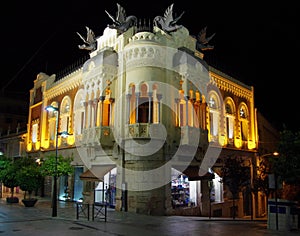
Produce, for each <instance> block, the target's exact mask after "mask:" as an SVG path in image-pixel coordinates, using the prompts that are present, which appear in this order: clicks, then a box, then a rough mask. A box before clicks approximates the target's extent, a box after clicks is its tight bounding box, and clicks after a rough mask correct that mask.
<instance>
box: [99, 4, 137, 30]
mask: <svg viewBox="0 0 300 236" xmlns="http://www.w3.org/2000/svg"><path fill="white" fill-rule="evenodd" d="M117 6H118V12H117V14H116V17H115V18H114V17H113V16H112V15H111V14H109V13H108V12H107V11H106V10H105V12H106V14H107V15H108V16H109V17H110V18H111V19H112V20H113V24H112V25H108V27H109V28H111V29H116V30H117V31H118V32H120V33H124V32H126V31H127V30H128V29H129V28H130V27H132V26H135V25H137V18H136V17H135V16H132V15H131V16H128V17H126V12H125V9H124V8H123V7H122V6H121V5H120V4H118V3H117Z"/></svg>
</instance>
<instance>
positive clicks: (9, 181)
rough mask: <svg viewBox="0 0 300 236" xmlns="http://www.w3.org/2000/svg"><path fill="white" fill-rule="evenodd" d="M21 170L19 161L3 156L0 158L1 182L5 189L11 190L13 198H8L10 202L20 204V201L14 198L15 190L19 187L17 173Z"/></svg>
mask: <svg viewBox="0 0 300 236" xmlns="http://www.w3.org/2000/svg"><path fill="white" fill-rule="evenodd" d="M19 170H20V166H19V163H18V162H17V159H16V160H14V159H13V158H8V157H6V156H1V158H0V181H1V182H2V183H3V185H4V186H5V187H8V188H10V189H11V196H10V198H7V201H8V202H18V199H17V198H16V197H14V189H15V187H17V186H18V181H17V173H18V171H19Z"/></svg>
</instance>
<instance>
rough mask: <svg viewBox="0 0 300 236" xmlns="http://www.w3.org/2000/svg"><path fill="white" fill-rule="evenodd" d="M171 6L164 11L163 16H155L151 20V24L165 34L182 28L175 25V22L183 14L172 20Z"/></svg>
mask: <svg viewBox="0 0 300 236" xmlns="http://www.w3.org/2000/svg"><path fill="white" fill-rule="evenodd" d="M173 5H174V3H173V4H171V5H170V6H169V7H168V8H167V10H166V11H165V14H164V16H156V17H155V18H154V20H153V23H154V25H155V26H156V27H159V28H160V29H161V30H163V31H164V32H166V33H167V34H169V33H171V32H173V31H176V30H178V29H180V28H181V27H182V25H177V24H176V23H177V21H178V20H179V19H180V18H181V17H182V15H183V13H184V12H182V13H181V14H180V16H178V17H176V18H175V19H174V18H173Z"/></svg>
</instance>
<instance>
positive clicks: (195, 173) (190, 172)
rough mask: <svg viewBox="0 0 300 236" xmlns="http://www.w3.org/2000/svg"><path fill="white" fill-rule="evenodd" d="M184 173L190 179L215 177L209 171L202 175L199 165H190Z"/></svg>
mask: <svg viewBox="0 0 300 236" xmlns="http://www.w3.org/2000/svg"><path fill="white" fill-rule="evenodd" d="M183 173H184V174H185V175H186V176H187V177H188V179H189V181H193V180H211V179H213V176H214V175H213V174H211V173H209V172H207V173H206V174H204V175H202V176H200V175H199V167H198V166H189V167H188V168H186V169H185V170H184V171H183Z"/></svg>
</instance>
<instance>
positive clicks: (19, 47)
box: [0, 0, 300, 130]
mask: <svg viewBox="0 0 300 236" xmlns="http://www.w3.org/2000/svg"><path fill="white" fill-rule="evenodd" d="M117 3H120V5H122V6H123V7H124V8H125V10H126V14H127V16H128V15H135V16H137V17H138V18H139V19H144V18H145V19H151V20H152V19H153V18H154V17H155V16H157V15H163V14H164V12H165V10H166V9H167V8H168V6H170V5H171V4H172V3H174V7H173V13H174V14H175V15H179V14H181V13H182V12H183V11H184V15H183V16H182V18H181V19H180V20H179V22H178V24H182V25H183V26H185V27H186V28H187V29H188V30H189V32H190V34H192V35H197V34H198V33H199V31H200V30H201V29H202V28H204V27H205V26H207V35H208V36H209V35H211V34H213V33H216V35H215V36H214V38H213V39H212V40H211V41H210V44H212V45H214V47H215V48H214V50H212V51H207V52H206V53H205V58H204V59H206V60H207V61H208V62H209V64H211V65H212V66H214V67H216V68H217V69H219V70H221V71H223V72H224V73H226V74H228V75H230V76H233V77H234V78H236V79H238V80H240V81H241V82H243V83H245V84H247V85H250V86H254V91H255V106H256V108H257V109H258V110H259V111H260V112H261V113H262V114H263V115H264V116H265V117H266V118H267V119H268V120H269V121H270V122H271V123H272V124H273V125H274V126H275V127H276V128H277V129H279V130H281V129H282V127H283V124H285V125H286V126H287V128H289V129H292V130H300V124H299V122H298V121H300V112H299V111H297V109H298V107H299V98H298V96H297V95H298V94H299V92H300V91H299V90H298V83H299V81H298V80H299V72H298V68H299V66H298V62H299V55H300V54H299V51H300V50H299V44H300V38H299V35H300V34H299V29H300V27H299V23H298V21H299V19H298V18H299V17H296V16H298V15H299V10H300V9H299V7H296V1H284V2H279V3H275V2H274V1H272V4H267V3H265V1H238V3H233V2H232V1H219V2H218V1H194V0H193V1H187V0H185V1H163V0H160V1H158V0H151V1H150V0H149V1H139V2H137V1H135V2H134V1H126V0H122V1H104V0H89V1H77V0H73V1H71V0H60V1H56V0H52V1H46V0H43V1H36V0H32V1H31V0H28V1H19V0H10V1H8V2H6V3H5V7H2V9H1V14H0V18H1V31H2V34H1V36H2V37H1V47H2V48H1V56H2V70H1V72H2V76H1V82H0V83H1V92H2V94H3V93H4V95H13V96H23V97H24V99H28V101H29V97H28V96H29V90H30V89H31V88H32V87H33V81H34V80H35V78H36V75H37V74H38V73H39V72H45V73H47V74H49V75H51V74H53V73H58V71H61V70H63V69H64V68H65V67H67V66H69V65H72V64H74V63H75V62H76V61H78V60H79V59H80V58H82V57H84V56H86V55H87V54H88V51H85V50H80V49H79V48H78V45H79V44H82V41H81V39H80V38H79V36H78V35H77V34H76V32H79V33H81V34H82V35H85V34H86V29H85V26H88V27H90V28H91V29H92V30H93V31H94V32H95V35H96V36H101V35H102V33H103V30H104V29H105V27H106V26H107V25H108V24H111V23H112V21H111V19H110V18H109V17H108V15H107V14H106V13H105V10H107V11H108V12H109V13H111V14H112V15H115V13H116V12H117ZM297 58H298V59H297Z"/></svg>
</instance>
